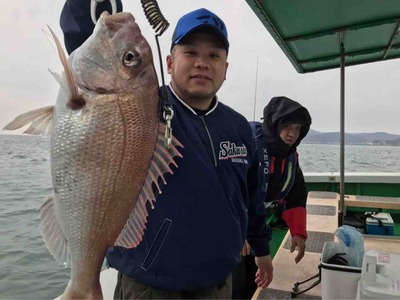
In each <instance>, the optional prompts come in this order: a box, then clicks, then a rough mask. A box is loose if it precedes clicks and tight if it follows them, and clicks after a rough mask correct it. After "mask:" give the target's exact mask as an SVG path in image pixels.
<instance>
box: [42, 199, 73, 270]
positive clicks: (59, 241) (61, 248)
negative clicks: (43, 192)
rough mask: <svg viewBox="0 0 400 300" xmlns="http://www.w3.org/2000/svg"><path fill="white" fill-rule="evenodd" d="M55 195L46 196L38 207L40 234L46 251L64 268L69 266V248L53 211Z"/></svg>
mask: <svg viewBox="0 0 400 300" xmlns="http://www.w3.org/2000/svg"><path fill="white" fill-rule="evenodd" d="M54 197H55V195H51V196H48V197H47V198H46V200H45V202H44V203H43V204H42V206H41V207H40V225H39V228H40V232H41V233H42V236H43V240H44V242H45V243H46V247H47V249H49V251H50V253H51V254H52V255H53V257H54V258H55V259H56V260H57V261H59V262H60V263H62V264H63V265H64V266H68V265H69V256H70V255H69V246H68V240H67V239H66V237H65V235H64V233H63V232H62V230H61V227H60V224H59V222H58V219H57V216H56V213H55V210H54Z"/></svg>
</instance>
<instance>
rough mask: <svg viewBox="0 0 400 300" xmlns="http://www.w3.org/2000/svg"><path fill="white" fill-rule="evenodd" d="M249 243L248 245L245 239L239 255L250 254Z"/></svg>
mask: <svg viewBox="0 0 400 300" xmlns="http://www.w3.org/2000/svg"><path fill="white" fill-rule="evenodd" d="M250 249H251V248H250V245H249V243H248V242H247V240H245V241H244V245H243V248H242V251H241V252H240V255H241V256H247V255H249V254H250Z"/></svg>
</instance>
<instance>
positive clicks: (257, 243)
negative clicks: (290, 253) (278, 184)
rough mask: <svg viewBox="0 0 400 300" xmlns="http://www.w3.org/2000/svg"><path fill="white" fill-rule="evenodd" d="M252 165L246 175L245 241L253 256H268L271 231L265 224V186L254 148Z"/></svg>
mask: <svg viewBox="0 0 400 300" xmlns="http://www.w3.org/2000/svg"><path fill="white" fill-rule="evenodd" d="M252 157H253V163H252V165H251V168H250V170H249V173H248V178H247V179H248V192H249V208H248V217H249V225H248V229H247V241H248V242H249V244H250V246H251V251H252V254H253V255H254V256H265V255H269V254H270V246H269V242H270V240H271V236H272V231H271V228H270V227H269V226H268V225H267V222H266V216H267V215H266V209H265V206H264V199H265V192H266V191H265V188H264V186H265V184H263V181H262V175H263V173H262V166H261V165H260V163H259V159H258V154H257V149H256V147H254V149H253V153H252Z"/></svg>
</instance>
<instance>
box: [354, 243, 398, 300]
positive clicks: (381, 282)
mask: <svg viewBox="0 0 400 300" xmlns="http://www.w3.org/2000/svg"><path fill="white" fill-rule="evenodd" d="M357 295H358V297H359V298H357V299H400V253H388V252H382V251H376V250H369V251H367V252H366V253H365V255H364V259H363V266H362V272H361V279H360V282H359V284H358V292H357Z"/></svg>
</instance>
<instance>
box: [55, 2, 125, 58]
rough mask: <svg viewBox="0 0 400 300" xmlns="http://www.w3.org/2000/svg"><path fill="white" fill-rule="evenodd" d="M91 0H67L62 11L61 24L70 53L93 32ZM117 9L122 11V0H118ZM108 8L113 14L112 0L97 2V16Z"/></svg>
mask: <svg viewBox="0 0 400 300" xmlns="http://www.w3.org/2000/svg"><path fill="white" fill-rule="evenodd" d="M90 2H91V0H67V1H66V2H65V4H64V7H63V9H62V11H61V17H60V26H61V29H62V31H63V33H64V43H65V47H66V48H67V51H68V54H71V53H72V52H73V51H74V50H75V49H76V48H78V47H80V45H82V44H83V42H84V41H86V39H87V38H88V37H89V36H90V35H91V34H92V32H93V29H94V24H93V21H92V18H91V16H90ZM116 2H117V11H118V12H120V11H122V2H121V0H116ZM105 10H107V11H108V12H109V13H110V14H111V4H110V1H108V0H107V1H104V2H102V3H97V9H96V16H97V18H99V16H100V14H101V13H102V12H103V11H105Z"/></svg>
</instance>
